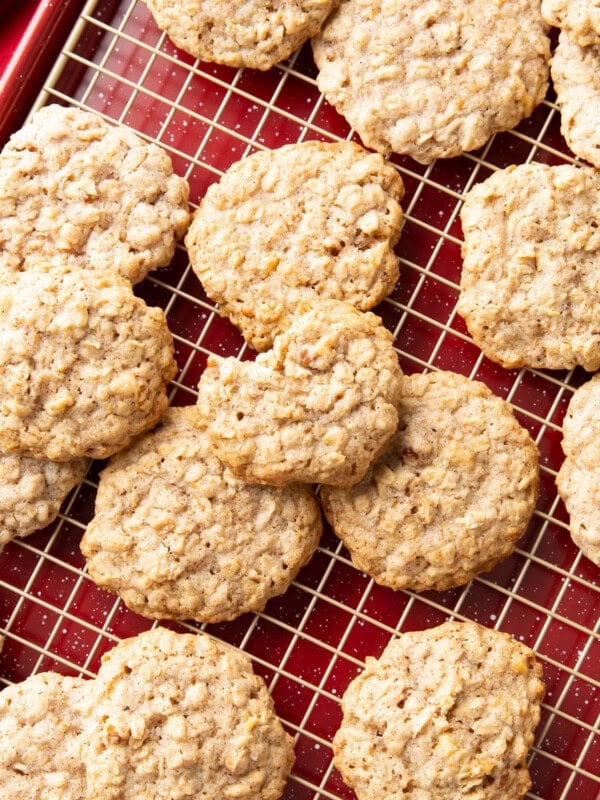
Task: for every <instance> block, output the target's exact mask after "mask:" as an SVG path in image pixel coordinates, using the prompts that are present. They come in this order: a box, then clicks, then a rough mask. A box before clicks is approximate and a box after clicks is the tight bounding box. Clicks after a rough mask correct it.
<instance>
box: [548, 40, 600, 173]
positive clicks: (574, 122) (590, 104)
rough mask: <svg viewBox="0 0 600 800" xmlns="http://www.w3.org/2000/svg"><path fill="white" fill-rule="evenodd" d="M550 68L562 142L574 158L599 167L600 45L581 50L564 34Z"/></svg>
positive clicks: (579, 46) (581, 48)
mask: <svg viewBox="0 0 600 800" xmlns="http://www.w3.org/2000/svg"><path fill="white" fill-rule="evenodd" d="M550 69H551V73H552V81H553V83H554V89H555V91H556V104H557V105H558V107H559V109H560V130H561V133H562V135H563V136H564V137H565V141H566V142H567V144H568V145H569V147H570V148H571V150H572V151H573V152H574V153H575V155H577V156H580V158H584V159H585V160H586V161H589V162H590V163H591V164H593V165H594V166H595V167H600V132H599V128H600V78H599V77H598V76H599V75H600V42H599V43H598V44H597V45H595V46H594V45H590V46H588V47H581V45H579V44H577V42H576V41H574V39H573V37H572V34H571V32H570V31H563V32H562V33H561V34H560V36H559V37H558V45H557V46H556V49H555V50H554V54H553V56H552V62H551V65H550Z"/></svg>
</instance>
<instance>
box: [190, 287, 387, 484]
mask: <svg viewBox="0 0 600 800" xmlns="http://www.w3.org/2000/svg"><path fill="white" fill-rule="evenodd" d="M401 383H402V373H401V370H400V366H399V364H398V357H397V355H396V353H395V351H394V349H393V347H392V335H391V333H390V332H389V331H387V330H386V329H385V328H384V327H383V325H382V323H381V320H380V319H379V317H376V316H375V314H371V313H370V312H366V313H362V312H360V311H357V310H356V309H355V308H354V307H353V306H351V305H349V304H348V303H343V302H340V301H337V300H324V301H320V302H317V303H315V304H314V305H313V306H312V307H311V309H310V310H309V311H308V312H306V313H305V314H302V315H300V316H298V317H297V318H296V319H295V320H294V322H293V323H292V325H291V327H290V328H289V329H288V330H287V331H286V332H285V333H283V334H281V335H280V336H278V337H277V338H276V339H275V342H274V345H273V349H272V350H269V351H268V352H266V353H261V354H260V355H259V356H258V357H257V359H256V361H255V362H248V361H246V362H241V361H237V360H236V359H235V358H226V359H223V358H215V357H212V358H210V359H209V361H208V366H207V368H206V370H205V371H204V373H203V374H202V378H201V380H200V384H199V387H198V391H199V395H198V407H199V408H200V411H201V414H202V416H203V418H204V420H205V421H206V425H207V433H208V436H209V439H210V440H211V443H212V446H213V448H214V451H215V453H216V455H217V456H218V457H219V458H220V459H221V460H222V461H224V462H225V463H226V464H228V465H229V466H230V467H231V468H232V470H233V471H234V472H235V474H236V475H239V476H240V477H242V478H243V479H244V480H247V481H249V482H250V483H272V484H275V485H278V484H284V483H290V482H294V481H298V482H300V483H324V484H329V485H333V486H351V485H353V484H355V483H357V482H358V481H359V480H361V478H362V477H363V475H364V474H365V472H366V471H367V469H368V468H369V466H370V464H371V462H372V461H373V460H374V459H375V458H377V456H378V455H379V453H380V452H381V450H382V449H383V447H384V446H385V444H386V442H387V441H388V439H389V438H390V437H391V436H392V434H393V433H394V431H395V430H396V426H397V424H398V412H397V411H396V404H397V402H398V398H399V394H400V390H401Z"/></svg>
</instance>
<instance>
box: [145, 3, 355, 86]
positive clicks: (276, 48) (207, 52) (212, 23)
mask: <svg viewBox="0 0 600 800" xmlns="http://www.w3.org/2000/svg"><path fill="white" fill-rule="evenodd" d="M145 2H146V5H147V6H148V8H149V9H150V11H151V12H152V15H153V16H154V19H155V21H156V24H157V25H158V27H159V28H161V30H164V31H166V33H167V35H168V36H169V38H170V39H172V40H173V42H174V43H175V44H176V45H177V47H180V48H181V49H182V50H185V52H186V53H190V54H191V55H193V56H195V57H196V58H200V59H202V60H203V61H215V62H217V63H218V64H226V65H227V66H230V67H252V68H253V69H260V70H266V69H269V68H270V67H272V66H274V65H275V64H278V63H279V62H280V61H284V60H285V59H286V58H288V57H289V56H291V54H292V53H293V52H294V50H296V49H297V48H298V47H300V45H301V44H303V43H304V42H305V41H306V40H307V39H309V38H310V37H311V36H314V35H315V34H316V33H317V31H318V30H319V29H320V28H321V25H322V24H323V22H324V21H325V19H326V18H327V16H328V14H330V13H331V11H332V10H333V9H334V8H336V7H337V5H338V3H339V0H271V2H269V3H264V2H259V1H258V0H246V2H243V3H240V2H239V0H217V1H216V2H215V0H145Z"/></svg>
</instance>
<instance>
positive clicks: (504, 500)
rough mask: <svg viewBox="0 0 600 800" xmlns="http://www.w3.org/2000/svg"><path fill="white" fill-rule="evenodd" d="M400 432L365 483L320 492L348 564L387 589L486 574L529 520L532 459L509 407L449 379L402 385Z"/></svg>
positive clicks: (438, 376) (534, 477) (531, 447)
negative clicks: (347, 555)
mask: <svg viewBox="0 0 600 800" xmlns="http://www.w3.org/2000/svg"><path fill="white" fill-rule="evenodd" d="M399 415H400V420H399V423H398V431H397V432H396V433H395V434H394V436H393V437H392V438H391V440H390V442H389V443H388V445H387V447H386V449H385V451H384V452H383V454H382V455H381V456H380V457H379V459H378V460H377V461H376V462H375V464H374V465H373V466H372V467H371V469H370V470H369V471H368V472H367V474H366V476H365V477H364V478H363V480H362V481H361V482H360V483H358V484H356V486H352V487H351V488H349V489H338V488H334V487H330V486H324V487H322V489H321V500H322V503H323V507H324V509H325V514H326V516H327V519H328V520H329V522H330V523H331V525H332V527H333V530H334V531H335V533H336V534H337V535H338V536H339V537H340V538H341V540H342V541H343V542H344V545H345V546H346V548H347V549H348V551H349V553H350V557H351V558H352V561H353V563H354V565H355V566H356V567H357V568H358V569H360V570H362V571H364V572H366V573H367V574H368V575H370V576H371V577H372V578H374V579H375V580H376V581H377V582H378V583H381V584H383V585H385V586H390V587H392V588H394V589H403V588H406V587H408V588H411V589H416V590H418V591H423V590H426V589H438V590H440V589H448V588H450V587H452V586H460V585H461V584H463V583H466V582H467V581H469V580H471V578H474V577H475V576H476V575H478V574H479V573H481V572H486V571H487V570H490V569H492V567H494V566H495V565H496V564H497V563H498V562H499V561H501V560H503V559H504V558H507V556H509V555H510V553H511V552H512V551H513V549H514V546H515V543H516V541H517V539H519V537H520V536H522V534H523V533H524V532H525V529H526V528H527V524H528V522H529V520H530V519H531V515H532V514H533V510H534V508H535V503H536V500H537V491H538V484H539V468H538V460H539V454H538V450H537V447H536V446H535V444H534V442H533V441H532V439H531V437H530V436H529V434H528V433H527V431H526V430H525V429H524V428H522V427H521V426H520V425H519V423H518V422H517V420H516V419H515V417H514V415H513V413H512V410H511V408H510V406H509V405H508V403H506V402H505V401H504V400H502V399H501V398H499V397H496V396H495V395H494V394H493V393H492V392H491V391H490V390H489V389H488V388H487V386H485V385H484V384H482V383H479V382H478V381H471V380H469V379H468V378H465V377H464V376H462V375H456V374H454V373H452V372H434V373H429V374H427V375H411V376H409V377H405V378H404V385H403V389H402V399H401V402H400V406H399Z"/></svg>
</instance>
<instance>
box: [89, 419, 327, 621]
mask: <svg viewBox="0 0 600 800" xmlns="http://www.w3.org/2000/svg"><path fill="white" fill-rule="evenodd" d="M320 535H321V518H320V515H319V509H318V505H317V502H316V500H315V498H314V496H313V495H312V493H311V492H310V491H309V489H308V488H307V487H305V486H301V485H299V484H290V485H289V486H285V487H274V486H257V485H249V484H245V483H244V482H243V481H241V480H240V479H239V478H236V477H235V475H233V473H232V472H231V470H230V469H229V468H228V467H226V466H225V465H223V464H222V463H221V462H220V461H219V459H218V458H217V457H216V456H215V455H214V454H213V453H212V450H211V447H210V444H209V441H208V438H207V436H206V434H205V432H204V431H203V430H202V420H201V418H200V414H199V411H198V409H197V408H196V407H195V406H191V407H186V408H170V409H167V411H166V412H165V415H164V416H163V418H162V419H161V422H160V423H159V425H158V426H157V427H156V428H155V429H154V430H153V431H151V432H150V433H146V434H144V435H142V436H140V437H139V438H138V439H136V440H135V442H134V443H133V444H132V445H130V447H129V448H128V449H127V450H125V451H122V452H120V453H118V454H117V455H116V456H113V458H112V460H111V462H110V464H109V465H108V467H107V468H106V469H105V470H104V471H103V472H102V473H101V475H100V483H99V486H98V495H97V498H96V515H95V517H94V519H93V520H92V521H91V523H90V524H89V525H88V528H87V531H86V533H85V534H84V536H83V539H82V541H81V549H82V552H83V554H84V555H85V556H86V558H87V560H88V571H89V574H90V576H91V577H92V579H93V580H94V581H95V582H96V583H97V584H99V585H100V586H102V587H104V588H106V589H110V590H111V591H114V592H117V593H118V594H119V595H120V596H121V597H122V598H123V600H124V602H125V603H126V605H127V606H128V607H129V608H131V609H132V610H133V611H136V612H137V613H139V614H142V615H143V616H147V617H156V618H159V619H160V618H170V619H195V620H198V621H202V622H220V621H222V620H228V619H234V618H235V617H237V616H239V615H240V614H243V613H245V612H246V611H259V610H262V609H263V608H264V606H265V603H266V601H267V600H268V599H269V598H271V597H273V596H275V595H277V594H281V593H282V592H284V591H285V590H286V589H287V587H288V586H289V584H290V582H291V581H292V580H293V579H294V578H295V576H296V575H297V573H298V571H299V570H300V568H301V567H302V566H304V564H306V563H307V562H308V560H309V559H310V558H311V556H312V555H313V553H314V551H315V549H316V547H317V544H318V542H319V537H320Z"/></svg>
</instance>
